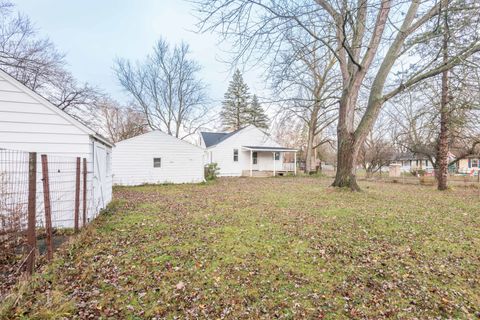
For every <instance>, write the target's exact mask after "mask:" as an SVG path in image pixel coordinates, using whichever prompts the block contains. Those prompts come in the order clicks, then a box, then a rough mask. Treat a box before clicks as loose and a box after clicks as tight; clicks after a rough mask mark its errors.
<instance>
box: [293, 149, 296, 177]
mask: <svg viewBox="0 0 480 320" xmlns="http://www.w3.org/2000/svg"><path fill="white" fill-rule="evenodd" d="M293 159H294V160H293V170H294V173H295V175H297V152H296V151H295V152H294V153H293Z"/></svg>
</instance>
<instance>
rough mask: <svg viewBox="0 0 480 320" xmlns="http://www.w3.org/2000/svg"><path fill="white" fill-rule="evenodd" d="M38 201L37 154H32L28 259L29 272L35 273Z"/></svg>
mask: <svg viewBox="0 0 480 320" xmlns="http://www.w3.org/2000/svg"><path fill="white" fill-rule="evenodd" d="M36 200H37V153H36V152H30V153H29V157H28V229H27V242H28V257H27V268H26V270H27V272H28V274H32V273H33V269H34V267H35V254H36V251H37V235H36V232H35V228H36V212H35V211H36V206H37V204H36Z"/></svg>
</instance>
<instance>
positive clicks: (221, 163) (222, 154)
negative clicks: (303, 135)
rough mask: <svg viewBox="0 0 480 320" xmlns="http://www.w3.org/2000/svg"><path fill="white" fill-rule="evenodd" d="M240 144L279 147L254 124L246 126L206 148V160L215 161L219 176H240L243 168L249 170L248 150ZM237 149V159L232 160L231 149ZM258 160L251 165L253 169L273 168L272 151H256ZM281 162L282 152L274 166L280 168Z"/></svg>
mask: <svg viewBox="0 0 480 320" xmlns="http://www.w3.org/2000/svg"><path fill="white" fill-rule="evenodd" d="M242 146H268V147H281V146H280V145H279V144H278V143H277V142H275V141H273V140H272V139H271V138H270V137H269V136H268V135H267V134H265V133H264V132H262V131H261V130H260V129H258V128H256V127H254V126H248V127H246V128H244V129H242V130H241V131H239V132H237V133H236V134H235V135H233V136H231V137H229V138H227V139H225V140H224V141H222V142H220V143H219V144H217V145H215V146H212V147H210V148H208V149H207V151H206V153H207V161H208V162H209V163H211V162H215V163H217V164H218V167H219V168H220V171H219V175H220V176H241V175H242V171H243V170H250V151H245V150H243V149H242ZM234 149H238V151H239V155H238V161H233V150H234ZM257 154H258V162H257V164H256V165H253V166H252V169H253V170H268V171H272V170H273V166H274V165H273V162H274V161H273V154H272V152H263V151H262V152H257ZM282 164H283V154H282V153H280V159H279V160H276V161H275V167H276V168H277V170H278V169H280V168H281V167H282Z"/></svg>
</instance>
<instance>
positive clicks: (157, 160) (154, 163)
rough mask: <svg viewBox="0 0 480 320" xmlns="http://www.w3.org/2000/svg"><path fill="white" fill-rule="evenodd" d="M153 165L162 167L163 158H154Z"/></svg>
mask: <svg viewBox="0 0 480 320" xmlns="http://www.w3.org/2000/svg"><path fill="white" fill-rule="evenodd" d="M153 167H154V168H161V167H162V158H153Z"/></svg>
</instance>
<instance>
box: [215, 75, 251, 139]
mask: <svg viewBox="0 0 480 320" xmlns="http://www.w3.org/2000/svg"><path fill="white" fill-rule="evenodd" d="M249 99H250V94H249V92H248V86H247V84H246V83H245V82H244V81H243V77H242V74H241V72H240V70H238V69H237V70H236V71H235V73H234V74H233V79H232V81H230V84H229V86H228V90H227V92H226V93H225V96H224V100H223V102H222V111H221V112H220V117H221V119H222V124H223V126H224V129H225V130H238V129H240V128H242V127H244V126H245V125H247V124H248V120H249V106H248V101H249Z"/></svg>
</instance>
